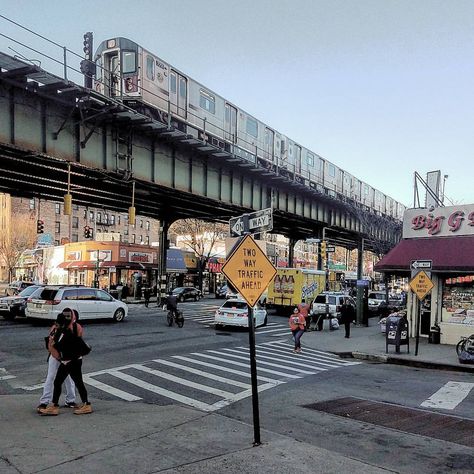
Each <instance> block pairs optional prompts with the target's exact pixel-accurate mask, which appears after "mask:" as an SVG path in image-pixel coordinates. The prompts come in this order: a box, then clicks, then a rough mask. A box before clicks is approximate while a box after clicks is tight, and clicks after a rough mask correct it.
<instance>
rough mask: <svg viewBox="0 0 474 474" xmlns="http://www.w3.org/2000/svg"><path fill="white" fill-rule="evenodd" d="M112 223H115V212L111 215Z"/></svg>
mask: <svg viewBox="0 0 474 474" xmlns="http://www.w3.org/2000/svg"><path fill="white" fill-rule="evenodd" d="M110 224H111V225H115V216H114V215H113V214H112V215H111V216H110Z"/></svg>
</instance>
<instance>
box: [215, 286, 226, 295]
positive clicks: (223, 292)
mask: <svg viewBox="0 0 474 474" xmlns="http://www.w3.org/2000/svg"><path fill="white" fill-rule="evenodd" d="M228 290H229V287H228V286H227V285H222V286H221V287H220V288H217V290H216V298H225V297H226V294H227V291H228Z"/></svg>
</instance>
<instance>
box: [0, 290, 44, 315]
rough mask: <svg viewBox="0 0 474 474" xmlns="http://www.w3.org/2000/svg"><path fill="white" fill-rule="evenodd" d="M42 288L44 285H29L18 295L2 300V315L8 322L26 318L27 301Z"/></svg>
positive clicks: (0, 300)
mask: <svg viewBox="0 0 474 474" xmlns="http://www.w3.org/2000/svg"><path fill="white" fill-rule="evenodd" d="M41 287H42V285H29V286H27V287H26V288H25V289H24V290H22V291H21V292H20V294H18V295H15V296H4V297H3V298H0V314H2V316H3V317H4V319H8V320H12V319H15V317H16V316H25V308H26V300H27V299H28V298H29V297H30V296H31V295H32V294H33V293H34V292H35V291H36V290H37V289H38V288H41Z"/></svg>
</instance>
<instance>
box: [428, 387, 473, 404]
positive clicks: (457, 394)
mask: <svg viewBox="0 0 474 474" xmlns="http://www.w3.org/2000/svg"><path fill="white" fill-rule="evenodd" d="M473 388H474V383H470V382H447V383H445V384H444V385H443V386H442V387H441V388H440V389H439V390H438V391H437V392H435V393H434V394H433V395H431V397H430V398H428V399H427V400H425V401H424V402H423V403H422V404H421V406H422V407H426V408H441V409H444V410H454V409H455V408H456V407H457V406H458V405H459V404H460V403H461V402H462V401H463V400H464V399H465V398H466V397H467V396H468V395H469V393H470V391H471V390H472V389H473Z"/></svg>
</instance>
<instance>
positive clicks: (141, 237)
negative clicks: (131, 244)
mask: <svg viewBox="0 0 474 474" xmlns="http://www.w3.org/2000/svg"><path fill="white" fill-rule="evenodd" d="M140 243H141V244H143V235H140Z"/></svg>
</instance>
